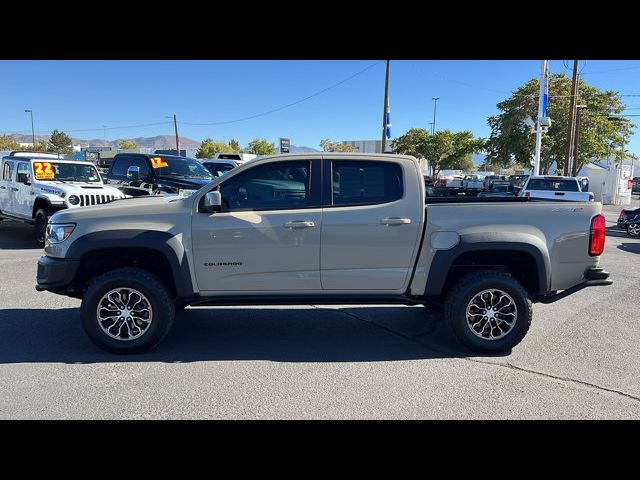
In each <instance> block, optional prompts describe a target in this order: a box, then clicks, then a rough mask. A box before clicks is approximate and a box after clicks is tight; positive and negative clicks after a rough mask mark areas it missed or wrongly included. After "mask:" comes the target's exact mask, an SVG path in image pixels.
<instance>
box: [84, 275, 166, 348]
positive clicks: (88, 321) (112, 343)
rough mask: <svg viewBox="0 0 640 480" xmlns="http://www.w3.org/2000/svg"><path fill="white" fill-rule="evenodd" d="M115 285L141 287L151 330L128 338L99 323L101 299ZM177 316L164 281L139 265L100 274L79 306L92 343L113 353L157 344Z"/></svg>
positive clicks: (151, 346)
mask: <svg viewBox="0 0 640 480" xmlns="http://www.w3.org/2000/svg"><path fill="white" fill-rule="evenodd" d="M116 288H133V289H135V290H138V291H139V292H140V293H142V294H143V295H144V296H146V297H147V299H148V300H149V303H150V304H151V308H152V311H153V318H152V321H151V324H150V325H149V327H148V328H149V330H148V331H146V332H145V333H144V334H143V335H141V336H140V337H139V338H136V339H134V340H129V341H124V340H118V339H114V338H111V337H110V336H108V335H107V334H106V333H104V331H103V330H102V328H100V326H99V324H98V317H97V313H96V310H97V307H98V302H99V301H100V300H101V298H102V297H103V296H104V295H105V294H106V293H108V292H109V291H110V290H113V289H116ZM174 318H175V306H174V299H173V297H172V295H171V294H170V292H169V290H168V289H167V287H166V286H165V284H164V283H163V282H162V280H160V279H159V278H158V277H157V276H155V275H154V274H152V273H150V272H148V271H146V270H143V269H140V268H129V267H127V268H118V269H116V270H112V271H110V272H107V273H105V274H104V275H101V276H100V277H97V278H96V279H95V280H94V281H93V282H92V283H91V285H90V286H89V288H88V289H87V292H86V293H85V294H84V297H83V298H82V305H81V306H80V320H81V323H82V327H83V328H84V331H85V332H86V333H87V335H88V336H89V338H90V339H91V340H92V341H93V343H95V344H96V345H97V346H99V347H100V348H102V349H104V350H107V351H108V352H111V353H119V354H129V353H142V352H145V351H147V350H150V349H152V348H154V347H155V346H157V345H158V344H159V343H160V342H161V341H162V340H163V339H164V337H165V336H166V335H167V334H168V333H169V330H171V326H172V325H173V320H174Z"/></svg>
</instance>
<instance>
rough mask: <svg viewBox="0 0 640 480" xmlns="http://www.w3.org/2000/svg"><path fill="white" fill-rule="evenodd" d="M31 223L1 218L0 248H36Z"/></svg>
mask: <svg viewBox="0 0 640 480" xmlns="http://www.w3.org/2000/svg"><path fill="white" fill-rule="evenodd" d="M38 248H40V247H38V245H37V244H36V235H35V233H34V231H33V226H32V225H27V224H24V223H20V222H15V221H13V220H7V219H3V220H2V221H1V222H0V249H4V250H29V249H38Z"/></svg>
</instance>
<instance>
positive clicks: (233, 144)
mask: <svg viewBox="0 0 640 480" xmlns="http://www.w3.org/2000/svg"><path fill="white" fill-rule="evenodd" d="M229 148H230V150H229V151H230V152H234V153H238V152H240V150H242V148H240V142H239V141H238V140H236V139H235V138H232V139H231V140H230V141H229Z"/></svg>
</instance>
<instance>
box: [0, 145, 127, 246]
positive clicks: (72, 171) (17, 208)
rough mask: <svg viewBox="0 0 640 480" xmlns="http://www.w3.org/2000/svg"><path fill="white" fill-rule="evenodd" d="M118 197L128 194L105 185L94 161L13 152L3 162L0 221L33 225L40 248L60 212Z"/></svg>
mask: <svg viewBox="0 0 640 480" xmlns="http://www.w3.org/2000/svg"><path fill="white" fill-rule="evenodd" d="M119 198H125V195H124V194H123V193H122V192H121V191H120V190H118V189H117V188H114V187H111V186H108V185H105V184H104V183H103V182H102V178H101V177H100V174H99V173H98V171H97V170H96V167H95V165H94V164H93V163H91V162H84V161H75V160H62V159H59V158H58V156H57V155H55V154H47V153H32V152H12V153H11V154H10V155H9V156H5V157H3V158H2V162H1V163H0V220H1V219H2V218H10V219H12V220H18V221H22V222H26V223H30V224H33V225H34V226H35V230H36V240H37V242H38V245H39V246H41V247H44V241H45V234H46V228H47V221H48V219H49V217H50V216H51V215H53V214H54V213H55V212H57V211H58V210H62V209H65V208H77V207H84V206H88V205H97V204H102V203H108V202H111V201H113V200H116V199H119Z"/></svg>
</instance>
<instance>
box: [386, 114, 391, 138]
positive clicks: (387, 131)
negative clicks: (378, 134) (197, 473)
mask: <svg viewBox="0 0 640 480" xmlns="http://www.w3.org/2000/svg"><path fill="white" fill-rule="evenodd" d="M385 131H386V134H387V138H391V114H390V113H389V110H387V125H386V128H385Z"/></svg>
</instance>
